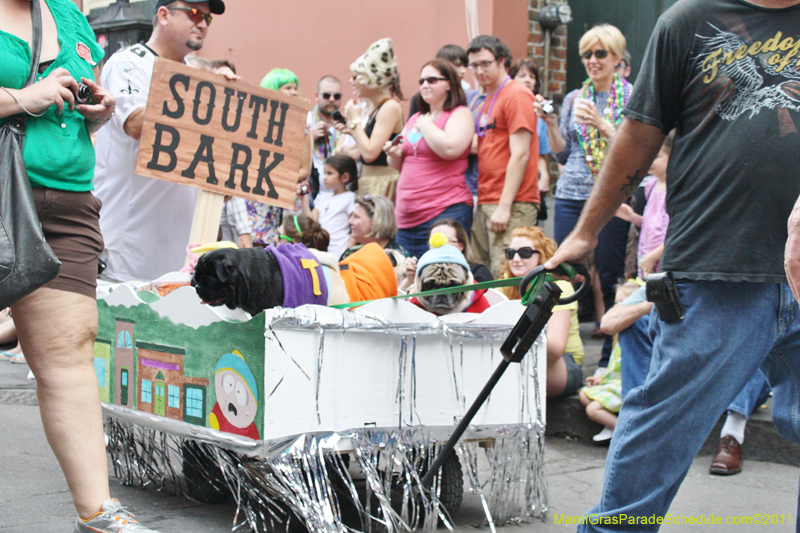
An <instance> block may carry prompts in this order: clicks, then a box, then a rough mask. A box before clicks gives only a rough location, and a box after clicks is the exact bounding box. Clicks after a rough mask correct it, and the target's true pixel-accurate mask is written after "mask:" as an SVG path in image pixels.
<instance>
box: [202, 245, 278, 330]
mask: <svg viewBox="0 0 800 533" xmlns="http://www.w3.org/2000/svg"><path fill="white" fill-rule="evenodd" d="M192 287H194V289H195V291H197V295H198V296H199V297H200V299H201V300H202V301H203V303H205V304H208V305H212V306H219V305H226V306H228V308H230V309H236V308H241V309H244V310H245V311H247V312H248V313H250V314H251V315H253V316H255V315H257V314H258V313H260V312H261V311H263V310H264V309H271V308H273V307H278V306H280V305H283V300H284V293H283V275H282V273H281V269H280V265H279V264H278V260H277V259H276V258H275V256H274V255H273V253H272V252H270V251H269V250H265V249H264V248H259V247H255V248H244V249H241V250H236V249H233V248H222V249H219V250H214V251H211V252H208V253H205V254H203V255H202V256H200V259H198V261H197V265H196V266H195V269H194V276H193V277H192Z"/></svg>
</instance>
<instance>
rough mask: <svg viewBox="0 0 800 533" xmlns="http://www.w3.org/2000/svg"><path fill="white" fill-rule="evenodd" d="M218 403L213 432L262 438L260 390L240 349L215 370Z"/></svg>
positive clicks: (210, 418)
mask: <svg viewBox="0 0 800 533" xmlns="http://www.w3.org/2000/svg"><path fill="white" fill-rule="evenodd" d="M214 389H215V392H216V395H217V403H216V404H214V409H212V410H211V414H210V415H209V416H208V425H209V427H211V428H212V429H218V430H219V431H225V432H226V433H233V434H235V435H243V436H245V437H250V438H251V439H255V440H258V439H260V437H259V434H258V428H256V424H255V418H256V412H257V411H258V388H257V387H256V380H255V378H254V377H253V373H252V372H251V371H250V368H249V367H248V366H247V363H245V361H244V357H242V354H241V353H239V352H238V351H237V350H233V353H226V354H225V355H223V356H222V357H220V358H219V361H218V362H217V368H216V370H215V371H214Z"/></svg>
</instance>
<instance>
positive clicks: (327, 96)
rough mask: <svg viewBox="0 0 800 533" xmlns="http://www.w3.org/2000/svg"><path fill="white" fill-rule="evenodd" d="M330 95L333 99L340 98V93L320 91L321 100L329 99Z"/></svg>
mask: <svg viewBox="0 0 800 533" xmlns="http://www.w3.org/2000/svg"><path fill="white" fill-rule="evenodd" d="M331 96H332V97H333V99H334V100H341V99H342V93H322V99H323V100H330V99H331Z"/></svg>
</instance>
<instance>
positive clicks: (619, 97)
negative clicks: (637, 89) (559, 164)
mask: <svg viewBox="0 0 800 533" xmlns="http://www.w3.org/2000/svg"><path fill="white" fill-rule="evenodd" d="M630 95H631V84H630V83H628V80H626V79H625V78H620V77H619V75H618V74H614V82H613V84H612V85H611V92H610V93H609V95H608V101H607V103H606V108H605V110H604V111H603V119H604V120H607V121H608V122H609V123H610V124H611V125H612V126H614V129H615V130H616V129H617V128H618V127H619V125H620V123H621V122H622V109H623V108H624V107H625V104H626V103H627V102H628V97H629V96H630ZM581 97H583V98H586V99H587V100H591V101H592V102H594V103H595V104H597V101H596V100H595V90H594V83H592V80H591V79H587V80H586V81H585V82H583V88H582V89H581ZM575 132H576V133H577V134H578V144H579V145H580V147H581V151H582V152H583V156H584V158H586V164H587V165H588V166H589V170H591V171H592V176H593V177H594V178H595V179H597V173H598V172H600V166H601V165H602V164H603V159H604V158H605V155H606V147H607V146H608V142H607V141H606V140H605V139H603V137H602V135H600V131H599V130H598V129H597V128H595V127H592V126H589V125H588V124H578V123H577V122H576V123H575Z"/></svg>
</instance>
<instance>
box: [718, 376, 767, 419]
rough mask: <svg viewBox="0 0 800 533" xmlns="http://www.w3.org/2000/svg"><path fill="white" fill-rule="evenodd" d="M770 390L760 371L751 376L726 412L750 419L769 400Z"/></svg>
mask: <svg viewBox="0 0 800 533" xmlns="http://www.w3.org/2000/svg"><path fill="white" fill-rule="evenodd" d="M770 390H772V389H771V388H770V386H769V383H768V382H767V378H765V377H764V374H762V373H761V372H760V371H759V372H756V373H755V374H753V377H751V378H750V381H748V382H747V385H745V386H744V388H743V389H742V390H741V391H739V394H737V395H736V398H734V399H733V401H732V402H731V403H730V405H728V411H733V412H734V413H739V414H740V415H743V416H744V417H745V418H750V414H751V413H752V412H753V411H755V410H756V409H758V408H759V407H760V406H762V405H764V402H766V401H767V398H769V391H770Z"/></svg>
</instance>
